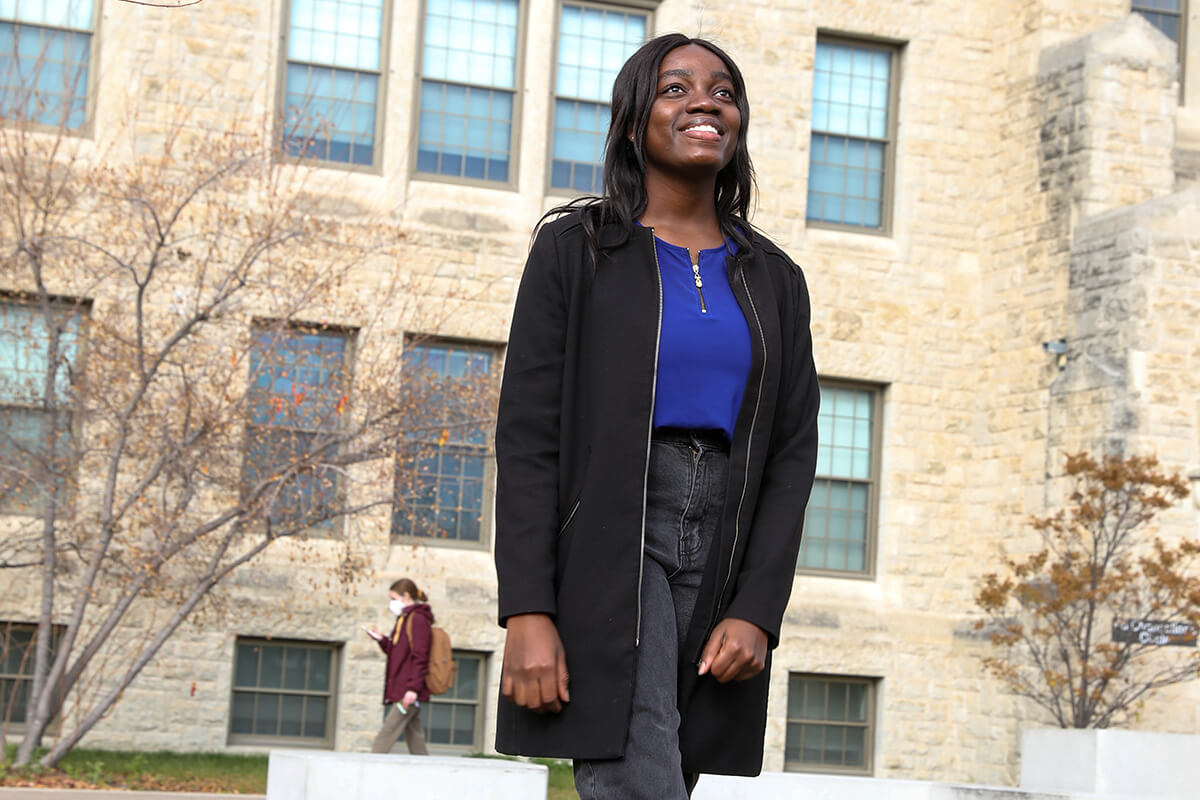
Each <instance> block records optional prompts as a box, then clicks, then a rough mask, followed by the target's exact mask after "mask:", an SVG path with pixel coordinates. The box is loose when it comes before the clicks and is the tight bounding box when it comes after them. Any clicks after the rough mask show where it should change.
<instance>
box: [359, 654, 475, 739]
mask: <svg viewBox="0 0 1200 800" xmlns="http://www.w3.org/2000/svg"><path fill="white" fill-rule="evenodd" d="M454 663H455V664H457V665H458V672H457V673H455V675H454V685H453V686H451V687H450V688H449V690H447V691H446V693H445V694H442V695H433V696H432V697H430V698H429V703H428V708H422V710H421V726H422V727H423V728H424V730H425V742H426V743H427V744H428V745H429V748H430V750H431V751H432V752H435V753H436V752H443V753H451V752H454V753H474V752H478V751H479V750H480V749H482V746H483V705H484V704H483V697H484V690H485V688H486V687H485V686H484V685H483V683H484V675H485V671H486V667H487V657H486V656H484V655H483V654H482V653H468V652H464V651H456V652H455V653H454ZM387 711H388V710H387V709H386V708H385V709H384V716H385V717H386V715H387ZM381 724H382V723H381ZM403 741H404V737H403V736H401V738H400V739H399V741H398V742H397V743H396V745H395V746H394V749H395V752H398V753H407V752H408V748H407V747H406V746H405V745H403V744H401V742H403Z"/></svg>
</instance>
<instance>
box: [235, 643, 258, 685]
mask: <svg viewBox="0 0 1200 800" xmlns="http://www.w3.org/2000/svg"><path fill="white" fill-rule="evenodd" d="M234 685H235V686H244V687H256V686H258V646H257V645H253V644H245V643H239V644H238V646H237V671H236V674H235V675H234Z"/></svg>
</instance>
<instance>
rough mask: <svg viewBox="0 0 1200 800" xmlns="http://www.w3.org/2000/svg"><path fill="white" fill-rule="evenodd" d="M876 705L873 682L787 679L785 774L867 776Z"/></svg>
mask: <svg viewBox="0 0 1200 800" xmlns="http://www.w3.org/2000/svg"><path fill="white" fill-rule="evenodd" d="M874 705H875V684H874V682H873V681H871V680H868V679H863V678H840V677H836V678H835V677H826V676H820V675H798V674H792V675H789V676H788V711H787V741H786V745H785V751H784V766H785V768H786V769H788V770H796V771H808V772H843V773H858V774H865V775H869V774H870V773H871V755H872V752H871V751H872V747H871V743H872V740H873V738H874V735H875V721H874V719H875V714H874Z"/></svg>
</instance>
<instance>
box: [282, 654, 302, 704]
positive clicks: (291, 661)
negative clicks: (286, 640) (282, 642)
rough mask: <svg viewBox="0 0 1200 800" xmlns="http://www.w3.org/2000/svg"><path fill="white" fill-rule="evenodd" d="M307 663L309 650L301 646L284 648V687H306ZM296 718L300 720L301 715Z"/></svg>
mask: <svg viewBox="0 0 1200 800" xmlns="http://www.w3.org/2000/svg"><path fill="white" fill-rule="evenodd" d="M307 663H308V658H307V651H305V650H302V649H301V648H299V647H285V648H284V649H283V688H285V689H299V690H303V689H304V682H305V672H306V670H307ZM297 713H298V712H297ZM296 719H297V720H299V716H297V718H296Z"/></svg>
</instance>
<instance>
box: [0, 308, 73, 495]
mask: <svg viewBox="0 0 1200 800" xmlns="http://www.w3.org/2000/svg"><path fill="white" fill-rule="evenodd" d="M81 319H82V318H81V315H80V314H79V312H78V311H77V310H75V309H73V308H69V307H66V306H61V305H55V306H53V307H52V308H51V310H50V315H49V319H47V315H46V313H45V312H44V311H43V310H42V308H41V307H40V306H38V305H34V304H28V303H20V302H0V512H3V513H9V514H33V515H36V514H40V513H41V512H42V510H43V509H44V508H45V502H46V498H47V496H49V494H50V493H51V492H61V491H62V488H63V483H64V480H65V477H66V469H67V466H68V462H69V456H70V445H71V418H72V414H71V410H72V407H71V403H72V392H71V370H72V367H73V365H74V364H75V362H76V359H77V354H78V351H79V335H80V324H81ZM52 351H53V356H52V355H51V353H52ZM51 374H53V386H54V405H55V406H57V419H56V421H55V428H56V429H57V431H56V436H55V437H54V445H53V448H52V452H51V450H50V449H48V448H47V435H46V434H47V428H48V426H49V425H50V424H51V423H50V412H49V409H48V408H47V403H46V399H47V398H46V379H47V377H48V376H50V375H51Z"/></svg>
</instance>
